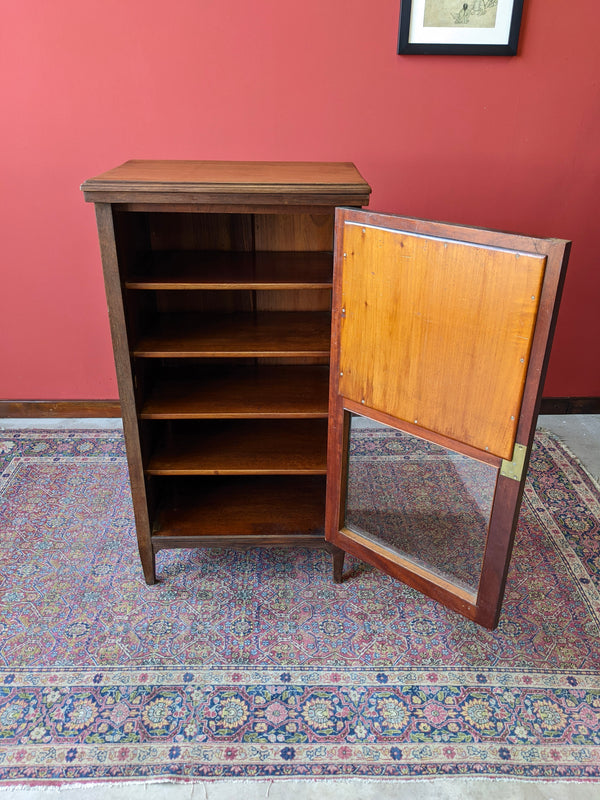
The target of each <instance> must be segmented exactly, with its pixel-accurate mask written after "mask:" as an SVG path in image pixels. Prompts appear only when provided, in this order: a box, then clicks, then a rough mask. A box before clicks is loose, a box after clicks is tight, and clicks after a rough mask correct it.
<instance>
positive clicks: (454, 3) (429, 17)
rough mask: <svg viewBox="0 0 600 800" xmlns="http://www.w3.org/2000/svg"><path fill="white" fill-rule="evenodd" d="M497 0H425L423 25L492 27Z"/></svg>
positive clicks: (494, 22)
mask: <svg viewBox="0 0 600 800" xmlns="http://www.w3.org/2000/svg"><path fill="white" fill-rule="evenodd" d="M497 10H498V0H470V2H463V0H425V14H424V18H423V25H424V27H428V28H447V27H454V26H460V27H465V28H494V27H495V26H496V12H497Z"/></svg>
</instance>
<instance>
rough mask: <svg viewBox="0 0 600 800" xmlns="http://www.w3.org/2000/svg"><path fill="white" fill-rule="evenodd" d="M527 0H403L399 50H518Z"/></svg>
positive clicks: (493, 52)
mask: <svg viewBox="0 0 600 800" xmlns="http://www.w3.org/2000/svg"><path fill="white" fill-rule="evenodd" d="M522 12H523V0H401V4H400V28H399V31H398V53H399V54H400V55H404V54H408V53H415V54H417V53H420V54H423V55H435V54H438V55H482V56H483V55H489V56H504V55H506V56H514V55H516V54H517V47H518V43H519V30H520V27H521V15H522Z"/></svg>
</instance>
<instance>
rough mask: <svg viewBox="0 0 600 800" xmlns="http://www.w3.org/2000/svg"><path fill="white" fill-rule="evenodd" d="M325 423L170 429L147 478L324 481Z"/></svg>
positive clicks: (218, 424)
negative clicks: (257, 477) (255, 477)
mask: <svg viewBox="0 0 600 800" xmlns="http://www.w3.org/2000/svg"><path fill="white" fill-rule="evenodd" d="M326 472H327V423H326V421H325V420H280V421H265V420H253V421H252V422H250V421H248V422H246V421H239V422H237V421H236V422H200V423H196V424H189V423H188V424H185V423H183V424H181V425H179V426H177V425H174V426H173V430H172V431H170V430H169V431H168V432H167V433H166V434H165V435H164V437H163V438H162V439H160V440H159V442H158V444H157V446H156V447H155V449H154V451H153V452H152V455H151V456H150V459H149V462H148V464H147V466H146V474H148V475H325V473H326Z"/></svg>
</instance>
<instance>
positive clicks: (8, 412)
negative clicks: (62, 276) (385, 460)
mask: <svg viewBox="0 0 600 800" xmlns="http://www.w3.org/2000/svg"><path fill="white" fill-rule="evenodd" d="M540 413H541V414H600V397H544V398H543V399H542V406H541V409H540ZM120 416H121V404H120V403H119V401H118V400H0V419H1V418H7V417H13V418H15V419H27V418H30V419H32V418H42V417H57V418H68V417H78V418H85V417H97V418H107V417H120Z"/></svg>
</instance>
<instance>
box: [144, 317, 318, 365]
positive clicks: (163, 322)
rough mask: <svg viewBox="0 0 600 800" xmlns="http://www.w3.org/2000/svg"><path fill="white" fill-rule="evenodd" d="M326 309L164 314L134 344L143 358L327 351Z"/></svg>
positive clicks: (306, 354) (299, 353) (293, 353)
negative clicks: (151, 328)
mask: <svg viewBox="0 0 600 800" xmlns="http://www.w3.org/2000/svg"><path fill="white" fill-rule="evenodd" d="M330 319H331V318H330V315H329V312H326V311H290V312H287V311H264V312H257V313H239V314H204V313H198V314H179V315H170V314H165V315H162V316H160V317H159V318H158V320H157V323H156V327H155V328H154V330H153V331H152V332H150V333H148V334H147V335H145V336H142V337H141V339H140V340H139V341H138V342H137V344H136V345H135V347H134V349H133V354H134V355H135V356H138V357H141V358H169V357H171V358H186V357H188V358H189V357H192V358H193V357H198V356H204V357H237V356H246V357H250V356H256V357H259V356H263V357H264V356H269V357H278V356H281V357H285V356H298V357H301V356H328V355H329V333H330V324H331V323H330Z"/></svg>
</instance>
